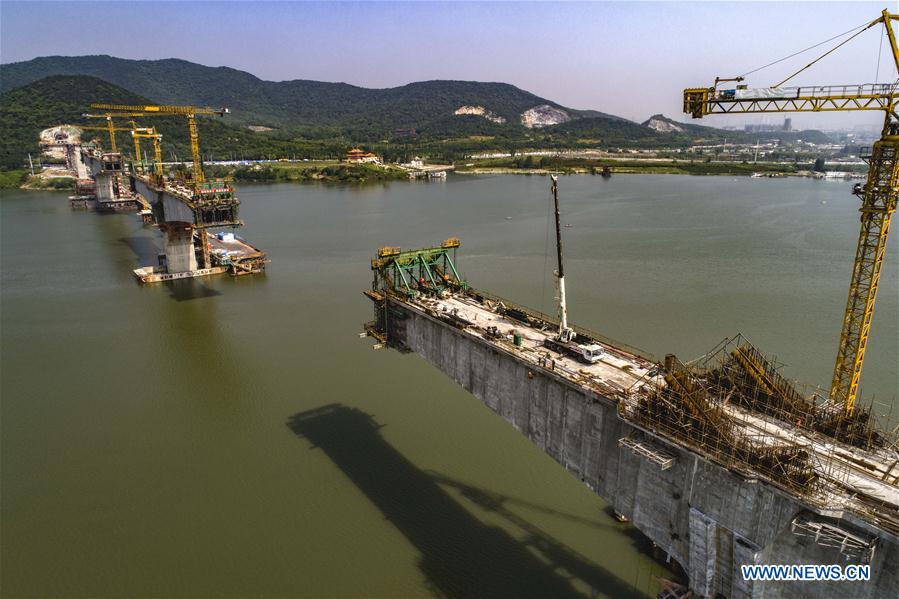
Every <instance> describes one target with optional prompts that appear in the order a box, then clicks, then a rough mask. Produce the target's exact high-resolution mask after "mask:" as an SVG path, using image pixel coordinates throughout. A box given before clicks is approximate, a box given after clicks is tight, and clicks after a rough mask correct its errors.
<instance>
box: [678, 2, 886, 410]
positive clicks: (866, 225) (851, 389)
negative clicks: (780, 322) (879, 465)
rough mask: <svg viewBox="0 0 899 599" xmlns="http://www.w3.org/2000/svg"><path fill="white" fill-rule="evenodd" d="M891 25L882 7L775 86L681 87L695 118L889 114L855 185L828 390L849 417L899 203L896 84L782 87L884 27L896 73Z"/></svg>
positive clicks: (739, 78) (686, 109)
mask: <svg viewBox="0 0 899 599" xmlns="http://www.w3.org/2000/svg"><path fill="white" fill-rule="evenodd" d="M893 20H899V15H897V14H891V13H890V12H889V11H887V10H884V11H883V12H882V13H881V15H880V16H879V17H877V18H876V19H874V20H873V21H871V22H870V23H867V24H864V25H861V26H859V27H857V28H856V29H853V30H850V31H849V32H846V34H848V33H851V32H853V31H854V32H855V33H853V35H852V36H850V37H848V38H847V39H845V40H843V41H841V42H840V43H839V44H837V45H836V46H834V47H833V48H831V49H830V50H828V51H827V52H826V53H824V54H823V55H821V56H819V57H818V58H816V59H815V60H813V61H812V62H810V63H809V64H808V65H806V66H805V67H803V68H801V69H799V70H798V71H796V72H795V73H793V74H792V75H790V76H789V77H787V78H786V79H785V80H783V81H781V82H780V83H778V84H776V85H774V86H773V87H769V88H756V89H751V88H749V87H748V86H747V85H739V82H741V81H743V80H744V78H743V77H735V78H730V79H721V78H717V79H715V84H714V85H713V86H712V87H701V88H689V89H685V90H684V112H687V113H689V114H691V115H693V118H702V117H703V116H706V115H710V114H747V113H765V112H829V111H846V110H882V111H884V120H883V129H882V131H881V137H880V139H879V140H878V141H876V142H875V143H874V147H873V149H872V151H871V156H870V158H869V159H868V177H867V181H866V182H865V184H864V186H857V187H856V191H855V193H856V194H857V195H859V197H860V198H861V202H862V205H861V208H860V212H861V231H860V232H859V237H858V247H857V249H856V253H855V265H854V267H853V269H852V280H851V282H850V285H849V299H848V300H847V302H846V311H845V314H844V316H843V326H842V330H841V333H840V345H839V347H838V349H837V358H836V364H835V365H834V370H833V378H832V381H831V386H830V399H831V401H834V402H838V403H840V404H842V405H843V407H844V409H845V411H846V413H847V414H851V413H852V411H853V408H854V407H855V402H856V399H857V397H858V386H859V379H860V378H861V373H862V364H863V363H864V359H865V347H866V346H867V343H868V335H869V333H870V331H871V320H872V318H873V316H874V300H875V299H876V297H877V287H878V284H879V282H880V274H881V271H882V269H883V258H884V254H885V253H886V246H887V238H888V237H889V232H890V221H891V220H892V217H893V214H894V213H895V212H896V202H897V198H899V114H897V112H896V108H897V101H899V79H897V80H896V82H894V83H888V84H866V85H834V86H824V87H821V86H813V87H783V84H784V83H786V82H787V81H789V80H790V79H792V78H793V77H795V76H796V75H798V74H799V73H801V72H802V71H804V70H805V69H807V68H809V67H810V66H812V65H813V64H815V63H816V62H818V61H819V60H821V59H822V58H824V57H825V56H827V55H828V54H830V53H831V52H833V51H834V50H836V49H837V48H839V47H840V46H842V45H844V44H845V43H846V42H848V41H849V40H851V39H853V38H855V37H856V36H858V35H860V34H861V33H862V32H864V31H866V30H868V29H870V28H872V27H875V26H877V25H880V24H883V26H884V28H885V30H886V35H887V38H888V39H889V43H890V48H891V50H892V54H893V61H894V63H895V67H896V73H897V76H899V47H897V42H896V34H895V32H894V31H893V24H892V21H893ZM856 30H857V31H856ZM846 34H844V35H846ZM837 37H842V36H837ZM832 39H836V38H832ZM828 41H831V40H828ZM819 45H820V44H819ZM778 62H779V61H778ZM772 64H774V63H772ZM762 68H764V67H762ZM757 70H758V69H757ZM724 82H734V83H735V85H734V86H733V87H732V88H730V89H724V88H719V84H721V83H724ZM726 87H730V86H726Z"/></svg>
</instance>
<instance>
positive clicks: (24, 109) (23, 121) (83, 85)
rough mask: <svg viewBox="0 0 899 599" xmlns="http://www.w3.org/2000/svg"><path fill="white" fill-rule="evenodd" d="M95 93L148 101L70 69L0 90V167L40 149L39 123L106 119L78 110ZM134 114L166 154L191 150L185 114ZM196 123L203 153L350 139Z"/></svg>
mask: <svg viewBox="0 0 899 599" xmlns="http://www.w3.org/2000/svg"><path fill="white" fill-rule="evenodd" d="M97 99H102V100H103V101H105V102H110V103H122V104H145V103H150V102H151V100H150V99H148V98H145V97H143V96H141V95H138V94H135V93H133V92H130V91H128V90H126V89H122V88H121V87H118V86H116V85H113V84H111V83H107V82H106V81H103V80H101V79H97V78H96V77H85V76H70V75H69V76H67V75H55V76H51V77H47V78H44V79H41V80H39V81H35V82H33V83H30V84H28V85H25V86H24V87H19V88H16V89H12V90H10V91H7V92H5V93H3V94H0V131H2V133H3V135H2V143H0V167H2V168H19V167H21V166H22V165H23V163H24V161H25V160H26V159H27V158H26V157H27V154H28V153H29V152H30V153H31V154H32V156H37V155H38V153H39V151H40V149H39V146H38V136H39V134H40V132H41V130H43V129H46V128H48V127H52V126H54V125H59V124H64V123H65V124H70V125H77V124H91V125H102V124H104V121H103V120H102V119H94V120H93V121H91V120H89V119H86V118H83V117H82V116H81V115H82V114H83V113H85V112H88V111H89V108H88V106H89V104H90V103H91V102H95V101H97ZM226 118H227V117H226ZM138 120H139V121H140V124H141V125H144V126H154V127H156V128H157V130H158V131H159V132H160V133H161V134H162V135H163V147H164V150H165V155H166V159H167V160H168V159H171V158H172V156H173V155H176V156H178V157H179V158H181V159H184V158H185V157H187V156H189V154H190V150H189V145H188V135H187V125H186V123H185V120H184V119H183V118H178V117H153V118H145V119H138ZM127 125H128V124H127V122H126V121H125V120H124V119H123V120H121V121H120V122H118V123H117V126H119V127H124V126H127ZM199 129H200V139H201V142H202V146H203V151H204V154H205V155H206V156H207V157H209V156H212V157H213V158H219V159H221V158H228V157H231V156H235V157H252V158H260V157H265V156H271V157H281V156H285V155H287V154H289V153H291V152H300V151H305V152H306V154H307V155H312V156H314V155H316V153H318V154H323V155H328V154H330V155H335V156H336V155H338V154H340V153H342V152H343V151H345V149H346V147H348V146H349V145H350V143H349V142H348V141H346V140H340V139H336V140H333V141H332V142H329V143H327V144H321V143H317V144H315V147H314V148H305V147H304V146H303V142H299V141H293V140H288V139H282V138H279V137H277V136H275V135H270V134H260V133H254V132H252V131H250V130H248V129H246V128H245V127H240V126H237V125H233V124H229V123H228V122H227V121H225V120H222V119H218V118H215V117H209V118H201V119H200V120H199ZM84 137H86V138H94V137H97V138H99V139H100V140H101V142H102V144H103V145H104V146H107V147H108V141H107V134H106V133H105V132H104V131H87V132H85V135H84ZM118 140H119V145H120V146H121V149H122V150H123V151H124V152H125V153H126V154H130V153H131V148H132V147H133V146H132V142H131V139H130V136H129V135H127V134H126V133H122V134H119V136H118Z"/></svg>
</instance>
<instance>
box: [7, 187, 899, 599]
mask: <svg viewBox="0 0 899 599" xmlns="http://www.w3.org/2000/svg"><path fill="white" fill-rule="evenodd" d="M548 190H549V185H548V181H547V179H546V178H543V177H538V176H523V175H517V176H516V175H498V176H463V175H456V176H452V175H451V176H450V177H449V179H448V180H447V181H445V182H431V183H426V182H421V183H407V182H394V183H389V184H384V185H368V186H333V185H332V186H329V185H323V184H303V185H292V184H284V185H271V186H264V185H246V186H241V187H240V189H239V191H240V196H241V199H242V202H243V204H242V218H243V219H244V220H245V221H246V223H247V226H246V227H245V228H244V229H243V230H242V231H240V234H241V235H243V236H245V237H246V238H247V239H248V240H249V241H250V242H251V243H253V244H254V245H257V246H258V247H260V248H262V249H264V250H266V251H267V252H268V253H269V257H270V258H271V260H272V263H271V264H270V265H269V270H268V272H267V274H265V275H262V276H257V277H243V278H239V279H233V278H229V277H218V278H210V279H205V280H195V281H181V282H176V283H175V284H171V285H157V286H150V287H141V286H139V285H138V284H137V283H136V282H135V280H134V279H133V277H132V275H131V269H133V268H135V267H136V266H138V265H139V264H150V263H152V262H153V261H154V256H155V253H156V251H157V248H158V247H159V237H158V233H157V232H155V231H154V230H153V229H150V228H145V227H144V226H143V225H141V223H140V222H139V221H138V219H137V217H136V216H134V215H133V214H129V215H98V214H95V213H91V212H83V211H73V210H71V209H70V208H69V206H68V202H67V200H66V194H63V193H52V192H24V191H4V192H3V194H2V200H0V244H2V245H0V249H2V254H0V260H2V271H0V302H2V303H0V334H2V337H0V360H2V362H0V367H2V373H0V375H2V376H0V397H2V404H0V417H2V420H0V422H2V439H0V442H2V448H0V449H2V453H0V459H2V469H0V470H2V472H0V476H2V481H0V482H2V522H3V533H2V544H0V568H2V572H3V576H2V577H3V581H2V587H3V594H4V595H6V596H51V595H52V596H69V597H76V596H123V595H128V596H137V597H144V596H148V597H149V596H156V597H161V596H165V597H197V596H206V597H212V596H220V597H244V596H284V597H286V596H306V597H322V596H363V595H364V596H404V597H406V596H423V595H425V596H426V595H430V594H443V595H450V596H452V595H465V594H471V593H478V592H481V593H483V594H489V593H495V592H499V591H502V590H503V589H514V590H515V591H516V593H520V594H529V593H530V594H534V595H542V596H547V595H553V596H562V595H565V594H570V595H572V596H578V595H579V594H580V595H583V596H590V595H591V594H592V595H598V596H621V595H632V596H651V595H652V594H653V593H654V591H655V589H656V587H655V585H654V584H653V583H652V581H651V576H652V575H666V570H665V569H664V568H663V567H662V565H660V564H659V562H656V561H655V560H654V559H653V558H652V557H650V555H649V554H648V553H647V547H646V543H645V541H643V540H642V539H641V537H640V536H639V535H637V534H634V532H633V530H632V529H631V528H629V527H628V526H626V525H622V524H619V523H617V522H616V521H615V520H613V519H612V518H611V517H610V515H609V512H608V509H607V506H606V505H605V504H604V503H603V502H602V501H601V500H599V499H598V498H597V497H596V496H595V495H593V494H592V492H590V491H589V490H588V489H587V488H585V487H584V486H583V485H581V484H580V483H579V482H578V481H577V480H575V479H574V478H573V477H572V476H570V475H569V474H568V473H566V472H565V471H564V470H563V469H562V468H560V467H559V466H558V465H557V464H556V463H555V462H553V461H552V460H551V459H550V458H548V457H547V456H545V455H544V454H542V452H541V451H540V450H538V449H537V448H536V447H534V446H532V445H531V444H530V443H529V442H528V441H527V440H526V439H524V437H522V436H521V435H519V434H518V433H517V432H515V431H514V429H512V427H510V426H509V425H508V424H506V423H505V422H504V421H503V420H502V419H501V418H499V417H497V416H496V415H494V414H493V413H492V412H490V411H489V409H487V408H486V407H485V406H483V405H482V404H481V403H480V402H479V401H477V400H476V399H474V398H473V397H471V396H470V395H468V394H467V393H465V392H464V391H462V390H460V389H459V388H457V387H456V386H455V385H454V384H453V383H451V382H450V381H449V380H448V379H447V378H446V377H445V376H444V375H442V374H441V373H440V372H438V371H437V370H436V369H434V368H432V367H431V366H429V365H427V364H426V363H425V362H424V361H423V360H422V359H420V358H419V357H417V356H415V355H414V354H410V355H401V354H399V353H397V352H394V351H386V350H385V351H372V350H371V349H370V347H371V344H372V343H371V341H370V340H362V339H359V337H358V333H359V332H360V331H361V330H362V323H363V322H364V321H366V320H368V319H370V318H371V315H372V310H371V306H370V303H369V301H368V300H367V299H366V298H364V297H363V296H362V294H361V292H362V290H363V289H364V288H366V287H367V286H368V285H370V281H371V272H370V270H369V259H370V258H371V257H372V256H373V254H374V252H375V250H376V249H377V248H378V247H379V246H384V245H400V246H402V247H404V248H411V247H420V246H427V245H431V244H435V243H437V242H439V241H441V240H442V239H444V238H446V237H449V236H459V237H460V238H461V239H462V248H461V249H460V250H459V266H460V267H461V271H462V273H463V274H464V275H465V276H466V277H467V278H468V279H469V281H470V282H471V283H472V285H473V286H475V287H479V288H482V289H485V290H488V291H491V292H493V293H495V294H498V295H501V296H505V297H509V298H511V299H514V300H515V301H517V302H519V303H522V304H525V305H528V306H531V307H534V308H537V309H542V310H544V311H546V312H554V309H553V307H552V302H553V279H552V275H551V269H552V266H553V258H554V251H553V247H552V238H551V237H550V231H549V229H548V224H549V216H550V197H549V193H548ZM560 196H561V201H562V220H563V222H565V223H569V224H571V227H566V228H565V229H563V235H564V238H565V239H564V247H565V253H566V256H567V262H566V279H567V285H568V295H569V298H570V306H569V314H570V319H571V321H572V322H574V323H576V324H578V325H580V326H584V327H587V328H590V329H593V330H596V331H598V332H600V333H602V334H604V335H606V336H608V337H612V338H615V339H620V340H621V341H624V342H626V343H628V344H631V345H634V346H636V347H639V348H641V349H644V350H646V351H649V352H651V353H654V354H656V355H664V354H665V353H669V352H673V353H676V354H678V355H679V356H681V357H682V358H683V359H689V358H693V357H697V356H699V355H701V354H703V353H704V352H705V351H707V350H708V349H710V348H712V347H713V346H714V345H716V344H717V343H718V342H719V341H720V340H722V339H723V338H724V337H725V336H729V335H733V334H735V333H737V332H743V333H744V334H745V335H747V336H748V338H749V339H750V340H752V341H753V342H754V343H755V344H756V345H757V346H759V347H761V348H762V349H763V350H764V351H766V352H770V353H774V354H776V355H777V356H779V358H780V360H781V361H783V362H784V363H786V366H785V372H786V374H787V375H788V376H791V377H796V378H800V379H803V380H804V381H807V382H809V383H812V384H817V385H822V386H824V387H826V386H827V385H828V383H829V376H830V371H831V369H832V367H833V360H834V356H835V351H836V343H837V340H838V336H839V329H840V322H841V318H842V313H843V308H844V305H845V301H846V297H845V294H846V290H847V287H848V282H849V275H850V270H851V264H852V259H853V256H854V250H855V242H856V238H857V234H858V199H857V198H855V197H853V196H851V195H850V184H848V183H845V182H832V181H813V180H806V179H795V178H790V179H762V180H759V179H748V178H740V179H734V178H730V177H688V176H675V175H628V176H616V177H613V178H612V179H609V180H604V179H601V178H600V177H591V176H571V177H562V178H561V179H560ZM894 236H895V235H894ZM897 245H899V243H897V240H895V239H894V240H893V243H892V247H891V248H890V250H889V252H888V256H887V267H886V269H885V272H884V275H883V279H882V282H881V290H880V296H879V298H878V306H877V308H878V309H877V314H876V316H875V320H874V325H873V329H872V331H873V332H872V335H871V340H870V343H869V349H868V354H867V360H866V364H865V372H864V375H863V380H862V387H863V395H864V396H865V397H866V398H871V397H873V398H875V399H876V400H877V402H879V404H878V407H877V410H878V411H879V412H880V413H881V414H884V415H886V416H889V415H890V414H891V413H892V418H893V420H894V421H895V420H896V415H897V413H899V406H897V408H896V409H892V412H891V411H890V410H891V408H889V407H888V406H889V405H890V404H891V403H892V402H893V401H894V400H895V397H896V395H897V390H899V380H897V355H899V255H897V253H899V252H897V249H896V246H897ZM332 404H333V405H335V406H340V408H339V409H338V410H336V411H335V412H333V413H334V414H337V415H338V416H337V417H336V420H335V419H334V418H332V419H330V420H329V419H328V418H322V419H320V420H319V421H318V424H312V425H309V426H318V427H319V428H318V429H317V430H316V431H315V435H311V436H313V437H315V438H317V439H322V440H323V441H317V443H318V446H313V444H312V442H311V441H310V440H309V437H310V436H308V435H307V436H305V437H304V436H301V435H299V434H297V433H296V432H294V429H293V428H291V426H289V424H290V422H291V419H292V417H294V416H296V415H308V414H309V411H310V410H315V409H317V408H320V407H322V406H328V405H332ZM341 414H343V416H340V415H341ZM365 415H368V416H365ZM368 417H370V420H369V419H368ZM458 564H467V566H466V568H460V567H458ZM523 591H527V592H523Z"/></svg>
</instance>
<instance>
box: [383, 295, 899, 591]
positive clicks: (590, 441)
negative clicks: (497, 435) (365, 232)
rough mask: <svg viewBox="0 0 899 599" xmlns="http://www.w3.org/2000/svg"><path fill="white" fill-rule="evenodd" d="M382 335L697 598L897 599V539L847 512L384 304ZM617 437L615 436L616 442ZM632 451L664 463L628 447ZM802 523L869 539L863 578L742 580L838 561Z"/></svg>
mask: <svg viewBox="0 0 899 599" xmlns="http://www.w3.org/2000/svg"><path fill="white" fill-rule="evenodd" d="M389 301H390V305H389V315H388V318H387V321H388V323H389V324H388V326H389V330H388V339H389V340H390V342H391V343H392V344H394V345H397V346H400V347H404V348H407V349H409V350H411V351H414V352H416V353H418V354H420V355H421V356H422V357H424V358H425V359H426V360H427V361H428V362H430V363H431V364H432V365H434V366H436V367H437V368H439V369H440V370H442V371H443V372H444V373H446V374H447V375H448V376H450V377H451V378H452V379H453V380H454V381H456V382H457V383H458V384H459V385H461V386H462V387H463V388H464V389H466V390H467V391H469V392H471V393H472V394H473V395H474V396H475V397H477V398H478V399H479V400H481V401H482V402H484V403H485V404H486V405H487V406H488V407H489V408H490V409H491V410H493V411H494V412H496V413H497V414H499V415H500V416H502V417H503V418H504V419H505V420H506V421H508V422H509V423H510V424H512V425H513V426H514V427H515V428H516V429H517V430H518V431H520V432H521V433H523V434H524V435H526V436H527V437H528V438H529V439H530V440H531V441H532V442H534V444H536V445H537V446H538V447H540V448H541V449H542V450H543V451H545V452H546V453H547V454H549V455H550V456H551V457H552V458H553V459H555V460H556V461H557V462H559V463H560V464H561V465H562V466H564V467H565V468H566V469H568V470H569V471H570V472H571V473H572V474H574V475H575V476H577V477H578V478H579V479H580V480H581V481H582V482H584V484H586V485H587V486H588V487H589V488H591V489H592V490H593V491H595V492H596V493H597V494H598V495H599V496H600V497H602V498H603V499H604V500H605V501H607V502H608V503H610V504H611V505H612V506H613V507H614V508H615V510H616V511H617V512H619V513H621V514H623V515H624V516H626V517H628V518H629V519H630V520H631V521H632V522H633V523H634V525H635V526H636V527H637V528H638V529H639V530H640V531H641V532H642V533H643V534H645V535H646V536H647V537H648V538H649V539H650V540H652V541H653V542H654V543H655V544H656V545H658V546H659V547H660V548H661V549H662V550H664V551H665V552H666V553H667V554H668V555H669V556H670V558H671V559H673V560H675V561H676V562H677V563H678V564H680V565H681V566H682V567H683V569H684V570H685V571H686V572H687V574H688V576H689V578H690V586H691V588H692V589H693V590H694V592H696V593H697V594H699V595H700V596H704V597H713V596H716V595H723V596H726V597H765V598H769V597H814V598H821V599H825V598H828V599H829V598H834V599H836V598H841V599H842V598H844V597H849V596H851V597H859V598H872V599H873V598H875V597H897V596H899V539H897V538H896V537H895V536H894V535H892V534H890V533H889V532H887V531H884V530H881V529H879V528H876V527H874V526H872V525H871V524H869V523H868V522H866V521H862V520H860V519H859V518H857V517H853V516H851V515H849V514H846V515H843V514H839V513H837V514H821V513H818V511H817V510H816V509H815V508H813V507H811V506H808V505H804V504H803V503H802V502H801V501H799V500H798V499H797V498H796V497H794V496H792V495H790V494H788V493H786V492H783V491H781V490H780V489H778V488H776V487H774V486H772V485H770V484H767V483H765V482H763V481H760V480H756V479H747V478H745V477H743V476H740V475H739V474H737V473H734V472H731V471H729V470H727V469H725V468H723V467H721V466H718V465H716V464H714V463H712V462H710V461H708V460H707V459H705V458H704V457H702V456H700V455H698V454H696V453H693V452H691V451H689V450H687V449H684V448H681V447H679V446H677V445H674V444H672V443H670V442H668V441H667V440H665V439H662V438H659V437H656V436H655V435H653V434H650V433H649V432H646V431H643V430H641V429H639V428H638V427H636V426H634V425H632V424H631V423H629V422H626V421H624V420H622V419H621V418H619V416H618V412H617V408H616V405H615V403H614V402H613V401H611V400H609V399H608V398H606V397H603V396H600V395H596V394H594V393H593V392H591V391H588V390H586V389H583V388H580V387H577V386H576V385H574V384H573V383H571V382H569V381H567V380H565V379H563V378H561V377H559V376H556V375H554V374H553V373H551V372H549V371H546V370H535V369H533V367H531V366H529V365H527V364H524V363H522V362H520V361H519V360H517V359H516V358H515V357H514V356H513V355H512V354H508V353H506V352H504V351H503V350H502V349H498V348H497V347H496V346H493V345H490V344H488V343H486V342H485V341H484V340H482V339H480V338H478V337H475V336H472V335H467V334H466V333H464V332H463V331H460V330H458V329H456V328H454V327H452V326H451V325H449V324H447V323H445V322H442V321H440V320H437V319H434V318H432V317H430V316H428V315H426V314H423V313H421V312H418V311H416V310H414V309H411V308H410V307H408V306H406V305H405V304H402V303H399V302H396V301H393V300H389ZM622 440H625V441H624V442H622ZM634 443H639V444H641V445H642V446H644V447H647V448H650V449H652V451H654V452H657V453H658V454H659V455H662V456H666V457H667V458H670V460H669V461H666V462H665V463H664V465H660V463H659V462H658V460H653V459H650V458H648V457H646V456H645V455H644V454H641V453H640V452H638V451H634V449H633V444H634ZM803 515H806V516H808V517H812V518H815V519H818V520H822V521H827V522H829V523H832V524H834V525H836V526H838V527H840V528H841V529H844V530H847V531H849V532H851V533H853V534H857V535H858V536H860V537H862V538H869V539H871V540H872V541H873V542H874V543H875V547H876V549H875V551H874V554H873V559H872V561H871V581H870V582H826V583H825V582H803V583H798V582H756V583H751V582H746V581H744V580H743V577H742V575H741V573H740V566H741V565H744V564H839V565H846V564H848V563H862V562H861V560H854V561H853V560H851V559H849V560H847V557H846V556H844V555H843V554H842V553H841V552H840V550H839V549H838V548H833V547H825V546H822V545H821V544H819V543H817V542H816V541H815V540H814V539H812V538H808V537H802V536H798V535H796V534H794V533H793V532H792V527H791V524H792V522H793V521H794V520H795V519H796V518H797V517H802V516H803Z"/></svg>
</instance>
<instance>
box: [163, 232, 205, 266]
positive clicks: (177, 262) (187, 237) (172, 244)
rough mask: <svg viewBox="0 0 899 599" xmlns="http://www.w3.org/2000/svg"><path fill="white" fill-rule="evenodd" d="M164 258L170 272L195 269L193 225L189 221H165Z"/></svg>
mask: <svg viewBox="0 0 899 599" xmlns="http://www.w3.org/2000/svg"><path fill="white" fill-rule="evenodd" d="M163 230H164V232H165V260H166V265H167V270H168V272H170V273H175V272H187V271H192V270H197V257H196V254H195V253H194V242H193V234H194V232H193V226H192V225H190V224H189V223H178V222H175V223H166V224H165V225H164V226H163Z"/></svg>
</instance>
